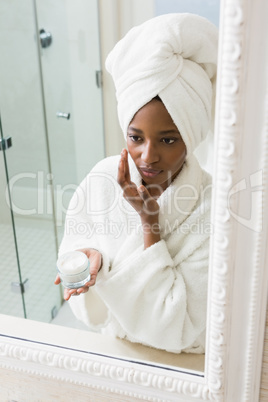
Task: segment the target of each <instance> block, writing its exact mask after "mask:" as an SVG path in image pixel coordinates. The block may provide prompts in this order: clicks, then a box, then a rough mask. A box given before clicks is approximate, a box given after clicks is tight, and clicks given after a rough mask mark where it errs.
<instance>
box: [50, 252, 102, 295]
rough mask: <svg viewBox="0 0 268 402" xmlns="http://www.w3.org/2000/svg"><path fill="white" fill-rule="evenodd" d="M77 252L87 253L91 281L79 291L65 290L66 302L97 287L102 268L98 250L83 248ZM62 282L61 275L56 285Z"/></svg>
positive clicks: (56, 280)
mask: <svg viewBox="0 0 268 402" xmlns="http://www.w3.org/2000/svg"><path fill="white" fill-rule="evenodd" d="M77 251H81V252H82V253H85V254H86V256H87V257H88V259H89V263H90V266H89V272H90V281H88V282H87V283H86V284H85V285H84V286H83V287H81V288H78V289H69V288H65V289H64V299H65V300H69V299H70V297H71V296H78V295H80V294H81V293H86V292H88V289H89V288H90V286H93V285H95V282H96V278H97V275H98V272H99V270H100V269H101V266H102V255H101V253H100V252H99V251H98V250H95V249H93V248H82V249H79V250H77ZM60 282H61V281H60V277H59V275H57V276H56V279H55V282H54V283H55V285H59V284H60Z"/></svg>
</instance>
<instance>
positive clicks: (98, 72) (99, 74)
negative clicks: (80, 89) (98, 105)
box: [96, 70, 102, 88]
mask: <svg viewBox="0 0 268 402" xmlns="http://www.w3.org/2000/svg"><path fill="white" fill-rule="evenodd" d="M96 84H97V87H98V88H102V71H101V70H96Z"/></svg>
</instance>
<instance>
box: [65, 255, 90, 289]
mask: <svg viewBox="0 0 268 402" xmlns="http://www.w3.org/2000/svg"><path fill="white" fill-rule="evenodd" d="M57 269H58V273H59V276H60V279H61V283H62V285H63V286H64V287H66V288H70V289H77V288H80V287H82V286H84V285H85V284H86V283H87V282H89V281H90V273H89V259H88V258H87V256H86V254H84V253H82V252H81V251H69V252H68V253H65V254H62V255H61V256H60V257H59V258H58V260H57Z"/></svg>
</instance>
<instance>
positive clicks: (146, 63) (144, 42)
mask: <svg viewBox="0 0 268 402" xmlns="http://www.w3.org/2000/svg"><path fill="white" fill-rule="evenodd" d="M217 42H218V30H217V28H216V27H215V26H214V25H213V24H212V23H211V22H209V21H208V20H206V19H205V18H203V17H200V16H198V15H195V14H188V13H187V14H165V15H161V16H159V17H155V18H152V19H151V20H148V21H146V22H145V23H143V24H141V25H139V26H137V27H134V28H132V29H131V30H130V31H129V32H128V33H127V34H126V36H125V37H124V38H123V39H121V40H120V41H119V42H118V43H117V44H116V45H115V47H114V49H113V50H112V51H111V52H110V54H109V55H108V57H107V60H106V68H107V70H108V71H109V72H110V74H111V75H112V77H113V80H114V83H115V88H116V97H117V102H118V117H119V122H120V125H121V128H122V130H123V133H124V135H125V137H126V133H127V128H128V126H129V123H130V122H131V120H132V119H133V117H134V115H135V113H136V112H137V111H138V110H139V109H140V108H141V107H142V106H144V105H145V104H147V103H148V102H150V100H151V99H152V98H154V97H155V96H157V95H158V96H159V97H160V98H161V100H162V102H163V103H164V105H165V107H166V109H167V110H168V112H169V114H170V115H171V117H172V119H173V121H174V123H175V124H176V126H177V127H178V129H179V131H180V133H181V136H182V138H183V140H184V142H185V144H186V148H187V154H188V155H189V154H191V153H192V152H193V151H194V149H195V148H196V147H197V145H198V144H199V143H200V142H201V141H203V139H205V137H206V135H207V133H208V131H209V129H210V128H211V125H212V124H213V117H214V101H215V99H214V98H215V85H216V69H217Z"/></svg>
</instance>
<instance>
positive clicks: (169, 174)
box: [127, 99, 186, 194]
mask: <svg viewBox="0 0 268 402" xmlns="http://www.w3.org/2000/svg"><path fill="white" fill-rule="evenodd" d="M127 146H128V151H129V153H130V155H131V157H132V159H133V161H134V163H135V165H136V167H137V169H138V171H139V173H140V174H141V176H142V179H143V181H144V182H145V184H146V186H147V187H148V188H149V189H151V190H152V191H150V192H151V193H152V192H153V193H156V194H157V193H158V194H161V193H162V192H163V191H164V190H165V189H166V188H167V187H168V186H169V184H170V183H171V182H172V180H173V179H174V178H175V177H176V176H177V174H178V173H179V172H180V170H181V168H182V165H183V163H184V161H185V157H186V146H185V144H184V142H183V140H182V138H181V136H180V133H179V131H178V128H177V127H176V125H175V124H174V123H173V121H172V118H171V117H170V115H169V113H168V111H167V109H166V108H165V106H164V104H163V103H162V102H161V101H159V100H156V99H153V100H152V101H151V102H149V103H147V104H146V105H145V106H143V107H142V108H141V109H140V110H139V111H138V112H137V113H136V114H135V116H134V118H133V119H132V121H131V122H130V124H129V127H128V133H127Z"/></svg>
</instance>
